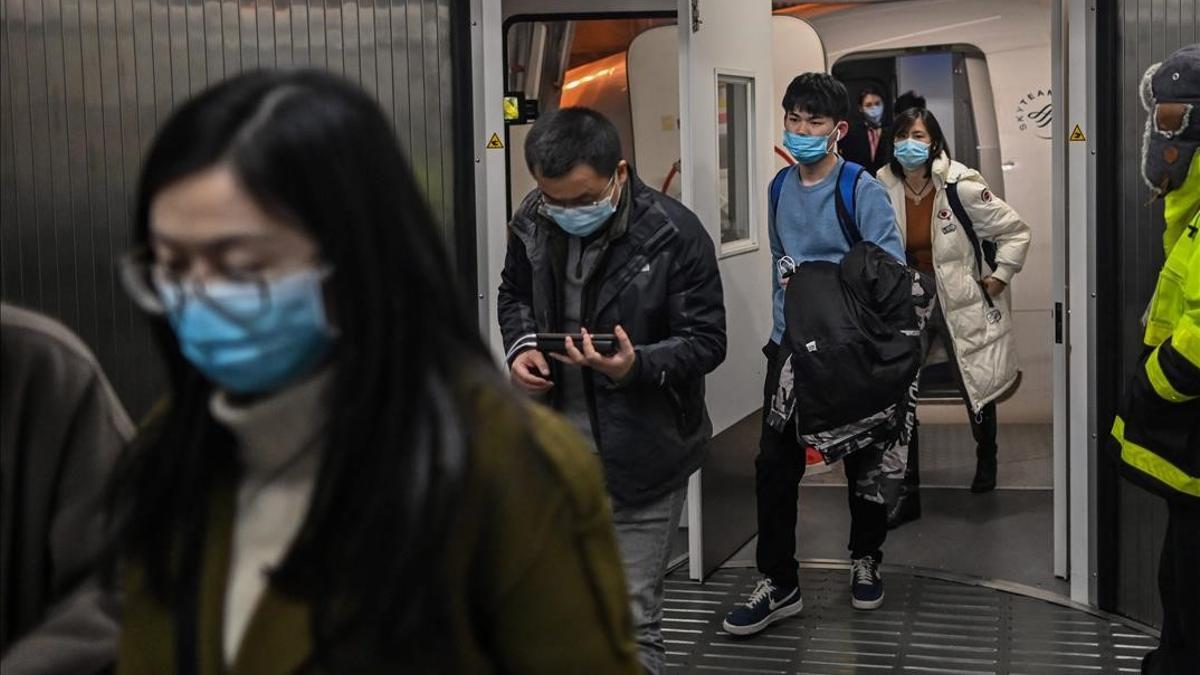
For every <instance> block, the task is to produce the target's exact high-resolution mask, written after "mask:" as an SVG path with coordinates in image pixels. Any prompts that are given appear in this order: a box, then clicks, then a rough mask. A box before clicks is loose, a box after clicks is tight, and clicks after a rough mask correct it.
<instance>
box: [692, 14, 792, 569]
mask: <svg viewBox="0 0 1200 675" xmlns="http://www.w3.org/2000/svg"><path fill="white" fill-rule="evenodd" d="M771 9H772V8H771V3H770V2H767V0H753V1H751V2H739V3H728V2H720V3H719V2H700V1H699V0H679V2H678V17H679V20H678V24H677V26H678V30H679V83H680V97H679V100H680V106H679V108H680V110H679V115H680V163H681V166H683V167H684V168H685V170H684V171H683V172H682V175H681V176H680V180H681V181H682V183H681V188H682V202H683V203H684V204H685V205H687V206H688V208H690V209H691V210H692V211H694V212H695V213H696V215H697V216H699V218H700V221H701V222H702V223H704V224H705V226H706V227H707V229H708V230H709V234H710V235H712V236H713V240H714V242H715V244H716V246H717V248H718V251H721V249H722V248H725V249H726V250H725V251H724V252H722V253H721V255H720V260H719V265H720V270H721V278H722V283H723V285H724V292H725V310H726V323H727V341H728V348H727V357H726V361H725V363H724V364H722V365H721V367H719V368H718V369H717V370H716V371H715V372H714V373H712V374H711V375H709V377H708V378H707V384H708V391H709V395H708V405H709V412H710V414H711V416H712V418H713V431H714V433H716V434H720V433H721V432H722V431H724V430H725V429H728V428H730V427H732V426H733V425H735V424H737V423H738V422H740V421H743V420H744V419H745V418H747V417H748V416H750V415H753V414H754V413H755V412H756V411H757V410H758V409H759V408H760V407H761V402H762V378H763V377H764V376H765V364H764V360H763V358H762V356H761V354H760V348H761V346H762V343H763V341H764V340H766V339H767V337H768V335H769V334H770V329H771V308H770V303H769V302H767V299H768V297H769V296H768V293H769V289H770V281H771V279H770V274H771V257H770V255H771V254H770V246H769V244H768V241H769V239H768V235H767V218H766V209H767V204H766V190H765V185H766V183H767V181H768V180H769V179H770V177H771V175H772V174H773V160H772V151H773V145H772V143H771V141H772V140H773V139H772V138H771V135H772V132H773V130H774V125H773V122H772V118H771V112H772V111H773V110H774V109H775V105H774V102H773V101H772V97H773V96H774V93H775V92H774V89H775V87H774V70H773V59H772V51H771V45H772V30H773V29H772V14H771ZM726 74H732V75H736V76H738V77H741V78H750V79H751V81H752V84H751V89H752V91H753V95H752V99H753V104H752V109H753V113H752V114H751V115H749V116H748V121H750V122H751V123H752V124H753V128H751V129H750V130H749V138H750V139H752V140H751V141H750V142H751V143H752V144H753V145H752V147H753V148H754V150H755V152H751V153H750V157H751V158H752V159H751V161H750V162H749V170H748V171H746V172H744V173H743V174H742V175H741V176H740V178H741V179H743V180H746V181H749V192H748V194H749V195H750V201H751V207H750V209H749V213H750V214H751V215H750V226H751V228H752V232H751V235H752V236H751V237H750V238H749V241H750V242H752V243H749V244H744V245H740V246H736V247H723V246H722V243H721V238H722V236H721V227H720V223H721V213H720V203H719V188H718V186H719V185H721V180H722V174H721V171H722V169H721V166H720V152H719V148H718V146H719V143H720V141H719V139H718V138H717V136H718V135H719V127H718V124H719V121H720V120H719V115H718V98H717V97H718V87H719V84H718V83H719V81H720V79H721V77H722V76H723V75H726ZM727 91H728V90H727ZM714 131H715V133H714ZM730 174H731V172H730V171H729V170H726V181H728V177H729V176H730ZM726 184H728V183H726ZM739 450H740V451H741V452H739ZM746 450H747V449H739V448H730V449H728V452H729V454H731V455H733V454H737V455H738V457H730V459H731V460H733V461H737V460H738V459H740V456H741V455H742V454H744V452H745V451H746ZM718 452H722V450H721V449H720V448H716V449H714V454H717V453H718ZM719 459H720V458H717V457H714V458H713V460H714V461H710V464H709V466H710V467H715V465H716V464H717V463H718V462H717V461H716V460H719ZM705 472H711V471H710V468H705V469H702V470H701V471H700V472H697V475H694V476H693V477H692V479H691V481H690V482H689V489H688V522H689V529H688V533H689V555H688V566H689V570H688V571H689V576H690V577H691V578H693V579H701V578H703V577H704V575H705V571H706V568H707V567H710V565H706V561H705V554H706V552H708V553H709V554H710V556H709V557H712V558H714V560H713V562H714V563H719V562H720V560H719V559H718V558H720V557H721V556H725V557H727V555H726V554H725V551H724V550H721V551H719V552H717V551H713V550H712V544H714V543H717V542H712V541H710V542H705V541H704V539H705V537H704V527H703V523H704V521H703V517H704V513H703V505H704V503H705V496H706V495H704V494H702V488H701V486H702V485H704V484H705V483H706V482H705V481H704V476H705ZM720 487H721V486H714V488H715V489H714V490H711V491H712V492H721V489H720ZM746 498H747V499H752V498H753V496H752V495H746ZM709 529H710V530H712V528H709ZM722 543H727V544H729V545H732V544H733V541H732V539H731V541H730V542H722ZM739 545H740V544H739ZM724 548H727V546H726V547H724ZM735 550H736V549H735ZM733 552H734V551H729V552H728V553H729V554H732V553H733Z"/></svg>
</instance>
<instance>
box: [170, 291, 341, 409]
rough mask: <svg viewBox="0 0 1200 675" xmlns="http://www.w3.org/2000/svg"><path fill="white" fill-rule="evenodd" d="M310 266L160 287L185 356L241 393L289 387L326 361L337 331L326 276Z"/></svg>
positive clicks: (221, 383)
mask: <svg viewBox="0 0 1200 675" xmlns="http://www.w3.org/2000/svg"><path fill="white" fill-rule="evenodd" d="M327 274H328V272H326V271H321V270H316V269H310V270H306V271H304V272H298V273H294V274H290V275H287V276H283V277H279V278H277V279H272V280H269V281H264V282H261V283H254V282H249V283H246V282H229V281H222V282H207V283H204V284H203V285H202V286H201V285H199V284H197V285H183V286H166V285H161V286H159V289H158V290H159V295H160V296H161V297H162V299H163V302H164V304H165V305H166V306H167V307H169V308H172V309H170V310H169V314H168V318H169V320H170V322H171V327H172V328H173V329H174V330H175V335H176V337H177V338H178V339H179V346H180V349H181V350H182V351H183V355H184V357H186V358H187V360H188V361H190V362H191V363H192V365H194V366H195V367H196V368H197V369H198V370H199V371H200V372H202V373H204V375H205V377H207V378H209V379H210V380H212V381H213V382H215V383H216V384H217V385H219V386H220V387H221V388H223V389H225V390H226V391H229V392H231V393H235V394H263V393H268V392H272V391H275V390H277V389H280V388H282V387H283V386H284V385H286V384H288V383H290V382H292V381H293V380H296V379H298V378H300V377H302V376H304V375H306V374H308V373H309V372H311V371H312V370H314V369H315V368H316V367H317V366H318V365H320V364H321V363H322V362H323V361H324V360H325V357H326V356H327V355H328V354H329V352H330V351H331V350H332V348H333V344H334V341H335V335H336V331H335V330H334V329H333V328H332V327H331V326H330V325H329V322H328V320H327V319H326V315H325V303H324V298H323V295H322V281H323V280H324V278H325V277H326V276H327Z"/></svg>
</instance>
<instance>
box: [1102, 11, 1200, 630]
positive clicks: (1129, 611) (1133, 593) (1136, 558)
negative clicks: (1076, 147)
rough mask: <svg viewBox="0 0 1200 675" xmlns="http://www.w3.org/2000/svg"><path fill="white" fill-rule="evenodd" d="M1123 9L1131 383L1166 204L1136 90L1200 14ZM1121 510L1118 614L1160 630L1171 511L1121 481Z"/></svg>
mask: <svg viewBox="0 0 1200 675" xmlns="http://www.w3.org/2000/svg"><path fill="white" fill-rule="evenodd" d="M1120 5H1121V6H1120V10H1119V12H1118V16H1117V22H1118V25H1117V32H1118V40H1119V44H1118V45H1116V47H1117V48H1118V49H1119V50H1120V55H1119V56H1120V58H1119V63H1120V70H1119V77H1118V80H1119V81H1118V82H1117V88H1116V91H1118V92H1120V100H1119V101H1118V102H1117V111H1118V112H1117V115H1118V119H1117V133H1118V139H1119V144H1118V147H1117V155H1118V157H1117V164H1116V165H1117V167H1118V171H1119V176H1118V177H1117V185H1118V188H1119V195H1120V196H1119V197H1118V205H1119V213H1120V216H1119V221H1118V224H1117V230H1118V237H1119V242H1118V247H1117V251H1118V253H1117V256H1118V260H1119V267H1120V270H1121V273H1120V274H1119V275H1118V276H1119V279H1120V282H1119V287H1118V298H1119V303H1120V306H1119V308H1118V311H1117V315H1118V317H1119V323H1118V324H1117V325H1118V327H1119V331H1120V335H1119V340H1120V345H1121V354H1120V357H1121V363H1122V365H1123V369H1124V371H1125V376H1126V378H1127V377H1128V375H1129V373H1130V372H1131V371H1132V369H1133V367H1134V365H1135V364H1136V363H1137V358H1138V355H1139V353H1140V352H1141V343H1142V331H1141V325H1140V319H1141V316H1142V312H1143V311H1144V310H1145V309H1146V303H1147V302H1149V300H1150V295H1151V293H1153V291H1154V281H1155V278H1156V276H1157V274H1158V270H1159V268H1160V267H1161V266H1162V262H1163V249H1162V232H1163V227H1164V226H1163V219H1162V203H1161V202H1156V203H1155V204H1154V205H1152V206H1151V207H1147V206H1146V202H1147V201H1148V200H1149V199H1150V191H1149V189H1148V188H1147V187H1146V185H1145V183H1144V182H1143V181H1142V178H1141V174H1140V168H1139V165H1140V158H1141V143H1142V129H1143V128H1144V125H1145V123H1146V111H1145V110H1144V109H1143V108H1142V105H1141V102H1140V99H1139V98H1138V84H1139V83H1140V82H1141V78H1142V73H1144V72H1145V71H1146V68H1147V67H1148V66H1149V65H1150V64H1152V63H1155V62H1158V61H1161V60H1163V59H1164V58H1166V57H1167V55H1169V54H1170V53H1171V52H1172V51H1174V50H1176V49H1178V48H1179V47H1182V46H1183V45H1186V44H1192V43H1195V42H1198V41H1200V27H1198V26H1197V21H1198V19H1200V10H1197V2H1196V0H1121V3H1120ZM1101 273H1103V272H1101ZM1102 329H1103V328H1102ZM1124 379H1125V378H1122V380H1124ZM1118 502H1119V505H1118V513H1119V514H1120V515H1119V517H1118V518H1119V519H1118V528H1119V532H1118V540H1117V541H1118V544H1117V546H1118V560H1117V573H1118V575H1119V577H1118V578H1119V581H1118V585H1117V599H1116V601H1117V609H1118V611H1120V612H1121V613H1123V614H1126V615H1128V616H1131V617H1133V618H1135V619H1139V620H1141V621H1145V622H1146V623H1150V624H1153V625H1158V624H1159V622H1160V621H1161V620H1162V607H1161V604H1160V603H1159V599H1158V583H1157V574H1158V554H1159V551H1160V549H1161V547H1162V537H1163V533H1164V531H1165V528H1166V508H1165V507H1164V505H1163V502H1162V500H1161V499H1158V498H1156V497H1152V496H1150V495H1149V494H1148V493H1146V492H1144V491H1143V490H1141V489H1139V488H1137V487H1134V486H1133V485H1131V484H1129V483H1128V482H1126V481H1123V480H1122V481H1120V487H1119V488H1118Z"/></svg>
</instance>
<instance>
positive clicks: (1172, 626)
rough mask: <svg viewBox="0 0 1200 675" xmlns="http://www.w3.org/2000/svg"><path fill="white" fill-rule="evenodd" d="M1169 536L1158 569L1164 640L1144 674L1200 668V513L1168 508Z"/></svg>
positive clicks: (1150, 656) (1149, 656)
mask: <svg viewBox="0 0 1200 675" xmlns="http://www.w3.org/2000/svg"><path fill="white" fill-rule="evenodd" d="M1167 508H1168V515H1167V536H1166V538H1165V540H1164V541H1163V550H1162V559H1161V560H1160V562H1159V567H1158V592H1159V596H1160V597H1161V598H1162V605H1163V623H1162V639H1161V640H1160V641H1159V646H1158V649H1156V650H1154V651H1152V652H1150V653H1149V654H1147V655H1146V659H1145V660H1144V661H1142V672H1143V673H1149V674H1151V675H1160V674H1161V675H1167V674H1168V673H1169V674H1172V675H1174V674H1175V673H1190V672H1195V668H1196V667H1197V664H1200V509H1198V508H1196V507H1186V506H1182V505H1180V504H1175V503H1171V504H1168V507H1167Z"/></svg>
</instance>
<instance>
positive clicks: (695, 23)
mask: <svg viewBox="0 0 1200 675" xmlns="http://www.w3.org/2000/svg"><path fill="white" fill-rule="evenodd" d="M702 23H704V22H703V21H701V20H700V0H692V32H693V33H699V32H700V24H702Z"/></svg>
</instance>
